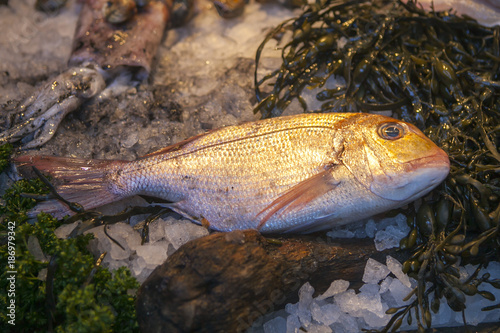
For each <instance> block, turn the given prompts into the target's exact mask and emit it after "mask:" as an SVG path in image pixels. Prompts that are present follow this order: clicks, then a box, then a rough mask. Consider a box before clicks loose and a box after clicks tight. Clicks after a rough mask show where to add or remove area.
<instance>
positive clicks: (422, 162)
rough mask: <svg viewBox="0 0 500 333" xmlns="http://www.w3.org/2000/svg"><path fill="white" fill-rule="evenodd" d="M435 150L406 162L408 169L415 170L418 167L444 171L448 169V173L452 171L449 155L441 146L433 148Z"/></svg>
mask: <svg viewBox="0 0 500 333" xmlns="http://www.w3.org/2000/svg"><path fill="white" fill-rule="evenodd" d="M433 150H434V152H433V153H431V154H429V155H427V156H424V157H421V158H417V159H414V160H412V161H408V162H406V163H405V164H406V166H407V168H408V171H414V170H417V169H422V168H425V169H442V171H443V172H444V171H446V174H448V172H449V171H450V159H449V158H448V155H447V154H446V153H445V152H444V150H442V149H441V148H439V147H436V148H435V149H433Z"/></svg>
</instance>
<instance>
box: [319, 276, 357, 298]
mask: <svg viewBox="0 0 500 333" xmlns="http://www.w3.org/2000/svg"><path fill="white" fill-rule="evenodd" d="M347 288H349V281H346V280H335V281H333V282H332V284H330V287H329V288H328V289H327V290H326V291H325V292H324V293H323V294H322V295H320V296H318V297H316V300H318V301H320V300H323V299H326V298H328V297H332V296H335V295H337V294H340V293H343V292H344V291H346V290H347Z"/></svg>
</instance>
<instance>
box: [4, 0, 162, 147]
mask: <svg viewBox="0 0 500 333" xmlns="http://www.w3.org/2000/svg"><path fill="white" fill-rule="evenodd" d="M110 3H111V2H110V1H103V0H102V1H100V0H89V1H85V2H84V4H83V7H82V9H81V12H80V17H79V20H78V24H77V29H76V33H75V37H74V41H73V50H72V54H71V57H70V60H69V64H70V66H73V67H71V68H69V69H68V70H67V71H65V72H64V73H62V74H60V75H59V76H57V77H55V78H54V79H52V80H50V81H49V82H48V83H47V84H46V85H45V86H44V87H43V88H42V89H41V90H40V91H39V92H37V93H36V94H35V95H33V96H31V97H29V98H28V99H27V100H26V101H24V102H23V103H22V105H21V106H20V109H19V110H16V112H13V113H12V114H11V115H10V116H9V117H8V120H7V124H6V125H7V127H10V128H8V129H7V130H5V131H4V132H2V133H1V134H0V143H5V142H16V141H19V140H21V139H22V140H23V147H24V148H34V147H37V146H40V145H43V144H44V143H45V142H47V141H48V140H50V138H51V137H52V136H53V135H54V133H55V131H56V129H57V126H58V125H59V123H60V122H61V120H62V119H63V118H64V117H65V116H66V115H67V114H68V113H69V112H71V111H73V110H75V109H76V108H78V107H79V106H80V105H81V104H82V103H83V102H84V101H86V100H88V99H90V98H92V97H94V96H96V95H97V94H99V93H101V92H102V91H103V89H104V88H105V87H106V85H105V84H104V82H105V81H110V80H112V79H113V78H114V77H116V76H117V75H120V74H122V72H123V67H125V68H126V70H127V71H130V72H131V73H132V74H135V75H136V77H137V78H138V79H145V78H146V77H147V76H148V74H149V72H150V70H151V63H152V61H153V57H154V56H155V54H156V51H157V48H158V46H159V44H160V41H161V38H162V36H163V32H164V30H165V27H166V24H167V20H168V15H169V10H170V3H167V2H164V1H159V0H158V1H149V2H148V3H147V4H146V3H145V4H144V6H143V7H140V9H139V10H134V11H133V15H132V14H131V13H130V15H129V17H126V18H124V17H123V15H126V14H120V13H121V11H120V10H122V8H128V7H126V5H125V4H121V3H119V4H116V6H117V7H118V8H114V9H109V8H108V6H109V4H110ZM120 5H121V6H120ZM123 6H125V7H123ZM134 6H135V3H134ZM134 9H135V7H134ZM118 16H121V18H120V19H119V18H117V17H118Z"/></svg>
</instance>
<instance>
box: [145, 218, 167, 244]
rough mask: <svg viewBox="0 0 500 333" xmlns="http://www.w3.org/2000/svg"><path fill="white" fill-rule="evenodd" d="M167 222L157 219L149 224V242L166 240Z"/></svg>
mask: <svg viewBox="0 0 500 333" xmlns="http://www.w3.org/2000/svg"><path fill="white" fill-rule="evenodd" d="M166 225H167V222H166V221H164V220H163V219H160V218H159V219H156V220H155V221H153V222H151V223H150V224H149V242H150V243H155V242H157V241H159V240H161V239H163V238H165V226H166Z"/></svg>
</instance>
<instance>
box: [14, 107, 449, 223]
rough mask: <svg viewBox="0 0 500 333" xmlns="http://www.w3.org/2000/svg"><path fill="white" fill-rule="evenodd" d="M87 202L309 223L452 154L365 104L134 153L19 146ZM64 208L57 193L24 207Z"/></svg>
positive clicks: (344, 212)
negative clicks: (33, 151)
mask: <svg viewBox="0 0 500 333" xmlns="http://www.w3.org/2000/svg"><path fill="white" fill-rule="evenodd" d="M16 162H17V163H19V164H23V165H33V166H35V167H37V168H38V169H40V170H42V171H46V172H48V173H49V174H51V175H52V176H54V177H55V178H56V179H61V180H63V181H64V182H65V183H63V184H62V185H59V186H58V187H57V190H58V193H59V194H60V195H61V196H62V197H64V198H65V199H67V200H68V201H70V202H78V203H80V204H82V205H83V206H84V207H85V208H87V209H90V208H94V207H97V206H100V205H103V204H107V203H110V202H113V201H116V200H120V199H122V198H125V197H129V196H132V195H148V196H154V197H158V198H162V199H166V200H168V201H170V202H172V203H171V204H168V206H169V207H170V208H171V209H172V210H174V211H176V212H178V213H179V214H181V215H183V216H185V217H187V218H189V219H191V220H193V221H195V222H198V223H200V222H201V221H202V219H205V220H206V221H208V223H209V224H210V227H211V228H213V229H215V230H221V231H229V230H235V229H248V228H255V229H258V230H260V231H261V232H312V231H316V230H321V229H326V228H330V227H332V226H336V225H342V224H346V223H349V222H352V221H357V220H360V219H363V218H366V217H369V216H371V215H374V214H378V213H381V212H384V211H387V210H389V209H393V208H396V207H400V206H402V205H404V204H406V203H408V202H410V201H413V200H415V199H417V198H419V197H421V196H423V195H424V194H426V193H428V192H429V191H430V190H431V189H433V188H434V187H436V186H437V185H438V184H439V183H440V182H441V181H443V179H445V178H446V176H447V174H448V172H449V167H450V162H449V159H448V156H447V155H446V153H445V152H444V151H443V150H441V149H440V148H439V147H437V146H436V145H435V144H434V143H433V142H432V141H431V140H430V139H428V138H427V137H426V136H425V135H424V134H423V133H422V132H421V131H420V130H419V129H417V128H416V127H415V126H413V125H411V124H408V123H405V122H402V121H399V120H396V119H393V118H389V117H385V116H381V115H374V114H368V113H331V114H302V115H296V116H288V117H281V118H273V119H267V120H261V121H256V122H250V123H246V124H243V125H239V126H230V127H224V128H221V129H218V130H214V131H211V132H208V133H205V134H202V135H199V136H196V137H193V138H190V139H188V140H185V141H182V142H180V143H177V144H174V145H172V146H169V147H166V148H164V149H162V150H159V151H157V152H154V153H152V154H149V155H146V156H144V157H142V158H139V159H138V160H136V161H111V160H85V159H75V158H61V157H46V156H22V157H19V158H17V160H16ZM40 211H46V212H49V213H52V214H54V215H55V216H56V217H63V216H64V215H66V214H71V211H70V210H69V209H68V208H67V207H66V206H65V205H64V204H62V203H61V202H58V201H56V200H52V201H46V202H43V203H41V204H39V206H38V207H37V208H36V209H35V210H34V211H33V212H32V214H37V213H38V212H40Z"/></svg>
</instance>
